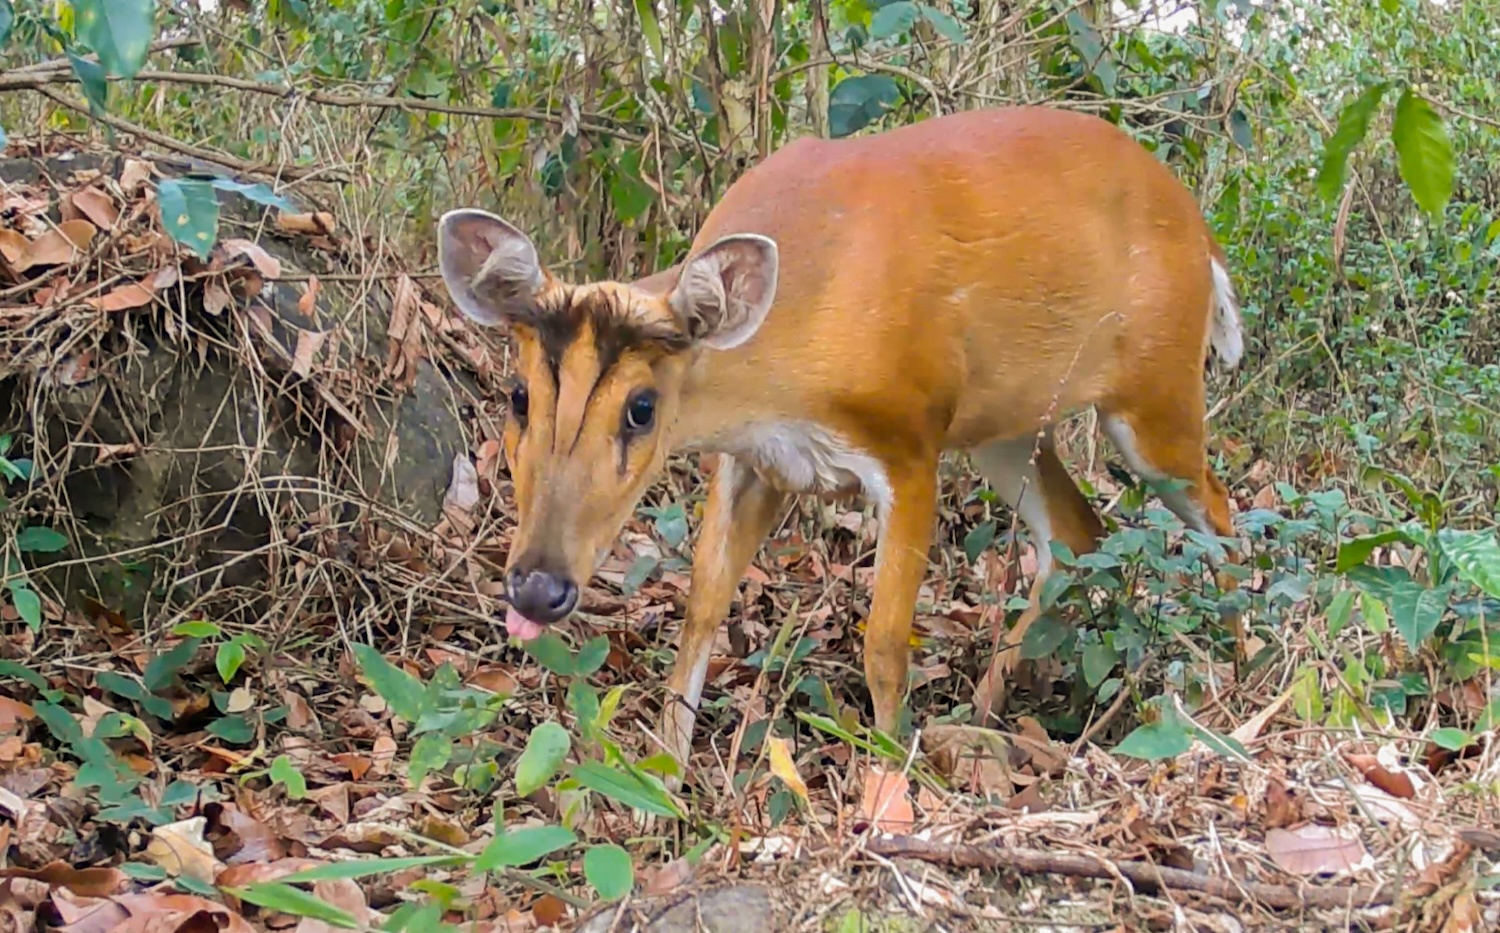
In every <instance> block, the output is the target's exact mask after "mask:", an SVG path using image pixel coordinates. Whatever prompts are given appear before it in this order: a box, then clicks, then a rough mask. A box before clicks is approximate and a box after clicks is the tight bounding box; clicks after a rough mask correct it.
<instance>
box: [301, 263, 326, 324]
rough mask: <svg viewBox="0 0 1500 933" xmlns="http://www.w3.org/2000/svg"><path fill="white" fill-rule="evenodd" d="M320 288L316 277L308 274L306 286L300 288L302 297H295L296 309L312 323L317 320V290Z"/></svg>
mask: <svg viewBox="0 0 1500 933" xmlns="http://www.w3.org/2000/svg"><path fill="white" fill-rule="evenodd" d="M321 288H322V284H321V283H319V282H318V277H317V276H316V275H309V276H308V277H307V287H306V288H304V289H303V290H302V297H301V298H298V299H297V311H298V312H299V313H300V314H302V315H303V316H304V317H306V318H307V319H308V320H309V321H312V322H313V323H317V320H318V291H319V290H320V289H321Z"/></svg>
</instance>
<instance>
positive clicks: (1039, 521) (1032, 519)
mask: <svg viewBox="0 0 1500 933" xmlns="http://www.w3.org/2000/svg"><path fill="white" fill-rule="evenodd" d="M1033 452H1035V457H1034V458H1033ZM970 457H971V459H972V460H973V463H974V465H975V468H976V469H978V470H979V472H980V474H981V475H982V476H984V478H985V479H987V480H988V481H989V483H990V486H991V487H992V488H993V489H994V490H995V493H996V495H998V496H1000V498H1002V499H1004V500H1005V502H1006V504H1008V505H1009V506H1010V507H1011V508H1012V509H1013V510H1014V511H1015V513H1016V514H1017V515H1019V516H1020V518H1021V521H1022V522H1024V523H1025V524H1026V527H1027V529H1028V530H1029V531H1030V532H1031V537H1032V541H1033V543H1034V544H1035V546H1036V557H1037V572H1036V578H1035V579H1034V580H1033V581H1032V585H1031V594H1030V603H1029V605H1028V606H1027V607H1026V610H1025V611H1024V612H1022V613H1021V617H1020V618H1019V619H1017V620H1016V624H1015V627H1014V628H1012V629H1011V631H1010V634H1009V636H1008V637H1007V639H1006V645H1005V647H1003V648H1001V649H1000V650H999V651H997V652H996V653H995V655H994V657H993V658H992V659H991V660H990V666H989V669H988V670H987V671H986V672H985V674H984V676H983V677H981V678H980V680H979V683H978V684H977V685H976V686H975V688H974V717H973V718H974V722H975V723H976V724H979V725H983V724H985V723H987V722H988V721H989V720H990V719H991V717H994V718H995V719H997V720H998V718H999V715H1000V712H1001V710H1002V708H1003V707H1004V705H1005V699H1006V696H1007V694H1008V693H1009V678H1010V674H1011V672H1012V671H1014V670H1015V667H1016V663H1017V662H1018V661H1019V660H1020V658H1021V639H1022V638H1023V637H1024V636H1025V634H1026V630H1027V629H1028V628H1030V627H1031V624H1032V623H1033V622H1035V621H1036V620H1037V618H1038V617H1039V616H1040V615H1041V604H1040V598H1041V592H1042V582H1043V581H1044V580H1046V578H1047V575H1048V574H1049V573H1050V572H1051V570H1052V550H1051V543H1052V542H1053V541H1054V540H1057V541H1061V542H1063V543H1064V544H1066V545H1067V546H1068V547H1069V548H1071V549H1072V551H1073V552H1074V553H1075V554H1083V553H1086V552H1088V551H1092V550H1093V549H1094V548H1095V546H1096V545H1097V544H1098V541H1099V539H1100V538H1101V537H1102V536H1103V534H1104V525H1103V523H1101V522H1100V521H1099V515H1098V513H1097V512H1095V511H1094V507H1093V506H1092V505H1090V504H1089V501H1088V499H1086V498H1084V496H1083V493H1081V492H1079V491H1078V486H1077V485H1076V484H1075V483H1074V482H1073V478H1072V477H1071V476H1069V475H1068V471H1067V468H1066V467H1064V466H1063V463H1062V461H1061V460H1060V459H1058V456H1057V447H1056V445H1055V443H1054V441H1053V437H1052V429H1051V428H1048V429H1046V431H1045V432H1044V433H1043V434H1042V435H1041V437H1040V438H1037V437H1034V436H1033V437H1024V438H1015V439H1011V440H1001V441H991V442H990V443H988V444H985V445H983V446H981V447H976V448H973V449H972V450H971V451H970ZM995 624H996V625H997V626H998V625H1001V624H1002V622H1001V621H998V620H997V621H996V623H995Z"/></svg>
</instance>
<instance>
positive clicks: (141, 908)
mask: <svg viewBox="0 0 1500 933" xmlns="http://www.w3.org/2000/svg"><path fill="white" fill-rule="evenodd" d="M114 902H115V903H116V904H119V905H120V906H121V907H124V908H125V909H126V910H127V911H128V912H129V913H130V919H128V920H126V921H125V922H124V923H120V924H118V925H116V926H115V927H114V928H113V929H114V930H116V931H118V933H176V931H179V930H214V931H216V933H255V928H254V927H252V926H250V924H249V923H248V922H246V920H245V918H244V917H241V916H240V915H239V914H237V913H235V912H234V911H232V910H230V909H229V908H227V907H225V906H224V905H223V904H219V903H215V902H214V901H211V900H208V899H207V898H203V897H199V896H197V895H196V894H122V895H119V896H117V897H115V898H114Z"/></svg>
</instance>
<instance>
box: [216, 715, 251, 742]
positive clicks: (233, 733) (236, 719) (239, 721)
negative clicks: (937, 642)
mask: <svg viewBox="0 0 1500 933" xmlns="http://www.w3.org/2000/svg"><path fill="white" fill-rule="evenodd" d="M208 731H209V734H211V735H216V736H218V737H219V738H221V739H223V740H224V741H226V742H228V743H229V744H231V745H248V744H249V743H250V742H251V741H253V740H254V739H255V726H254V725H252V724H251V722H250V720H248V719H246V718H245V717H244V716H225V717H223V718H221V719H215V720H214V721H213V722H211V723H209V724H208Z"/></svg>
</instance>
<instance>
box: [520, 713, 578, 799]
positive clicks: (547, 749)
mask: <svg viewBox="0 0 1500 933" xmlns="http://www.w3.org/2000/svg"><path fill="white" fill-rule="evenodd" d="M571 747H572V741H571V740H570V739H569V738H568V730H566V729H564V728H563V727H562V726H560V725H558V724H557V723H555V722H544V723H542V724H541V725H540V726H537V727H536V728H535V729H532V730H531V736H530V737H529V738H527V740H526V750H525V751H523V752H521V757H520V759H519V760H517V761H516V793H517V794H518V795H520V796H522V797H529V796H530V795H531V794H533V793H535V792H536V791H537V790H538V789H540V788H541V787H542V786H544V785H545V784H546V783H547V782H548V781H550V780H552V776H553V775H554V774H556V773H557V769H558V768H561V767H562V763H563V759H565V758H567V757H568V749H569V748H571Z"/></svg>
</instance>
